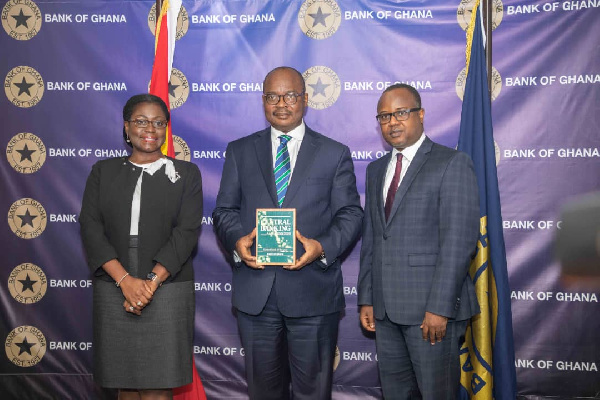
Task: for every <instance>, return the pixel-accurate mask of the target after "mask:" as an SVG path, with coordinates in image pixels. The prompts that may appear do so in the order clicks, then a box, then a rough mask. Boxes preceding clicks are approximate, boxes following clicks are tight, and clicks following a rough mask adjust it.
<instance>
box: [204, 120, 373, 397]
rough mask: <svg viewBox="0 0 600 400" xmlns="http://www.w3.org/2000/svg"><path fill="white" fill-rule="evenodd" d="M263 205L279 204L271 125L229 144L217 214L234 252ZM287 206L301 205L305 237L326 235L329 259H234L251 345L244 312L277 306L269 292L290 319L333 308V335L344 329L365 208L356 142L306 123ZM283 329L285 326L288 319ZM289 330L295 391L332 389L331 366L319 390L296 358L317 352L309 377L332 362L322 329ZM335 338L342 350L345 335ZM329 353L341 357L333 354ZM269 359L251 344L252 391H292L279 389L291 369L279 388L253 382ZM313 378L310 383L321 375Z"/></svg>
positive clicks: (237, 302)
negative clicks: (346, 271) (344, 260)
mask: <svg viewBox="0 0 600 400" xmlns="http://www.w3.org/2000/svg"><path fill="white" fill-rule="evenodd" d="M257 208H277V197H276V191H275V178H274V175H273V156H272V154H271V131H270V128H267V129H265V130H262V131H259V132H256V133H254V134H252V135H250V136H247V137H244V138H241V139H239V140H236V141H234V142H232V143H230V144H229V145H228V146H227V153H226V159H225V164H224V167H223V175H222V178H221V186H220V189H219V194H218V196H217V205H216V208H215V210H214V212H213V218H214V224H215V229H216V232H217V235H218V236H219V239H220V240H221V242H222V243H223V245H224V246H225V249H226V250H227V251H228V252H230V253H231V252H233V251H234V250H235V244H236V242H237V241H238V239H240V238H241V237H242V236H244V235H247V234H248V233H250V232H251V231H252V230H253V229H254V227H255V226H256V209H257ZM282 208H295V209H296V224H297V229H298V230H299V231H300V233H302V235H304V236H305V237H307V238H312V239H315V240H317V241H319V242H320V243H321V245H322V247H323V249H324V252H325V256H326V260H327V265H325V264H324V263H322V262H321V261H318V260H317V261H314V262H313V263H311V264H308V265H306V266H305V267H304V268H302V269H300V270H297V271H288V270H284V269H282V268H281V267H277V266H271V267H270V266H267V267H265V269H264V270H257V269H253V268H250V267H248V266H246V265H245V264H243V263H236V265H235V266H234V267H233V305H234V307H235V308H236V309H237V310H238V311H241V313H239V312H238V323H239V326H240V333H241V336H242V341H243V344H244V346H245V347H247V346H254V347H256V346H258V344H256V343H251V341H252V340H251V339H250V337H251V336H252V334H251V333H250V332H247V331H246V330H248V329H250V328H247V326H246V325H245V324H243V323H242V322H240V321H241V319H240V318H241V317H242V318H247V316H256V315H259V314H261V313H264V310H265V309H270V308H269V307H270V306H268V307H267V308H265V306H266V305H267V304H268V302H267V300H269V304H270V305H272V306H273V307H272V308H273V309H274V310H275V311H276V312H279V313H280V314H281V315H282V316H283V317H285V318H287V320H286V322H285V323H284V325H285V324H287V322H289V321H292V320H293V319H297V318H298V317H319V318H320V317H322V316H327V315H329V317H328V318H329V320H330V321H331V322H329V324H331V323H333V321H334V323H335V327H334V328H333V329H329V332H330V334H329V336H331V335H335V336H337V324H338V318H339V316H338V315H339V312H340V311H341V310H342V309H343V308H344V307H345V302H344V296H343V289H342V271H341V264H340V260H339V257H340V256H341V255H342V253H343V252H344V251H346V250H347V249H348V247H349V246H350V245H351V244H352V243H353V241H354V240H355V239H356V238H357V237H358V235H359V233H360V229H361V223H362V216H363V211H362V209H361V207H360V198H359V195H358V192H357V190H356V178H355V175H354V167H353V164H352V158H351V156H350V151H349V149H348V147H347V146H344V145H342V144H340V143H338V142H336V141H334V140H331V139H329V138H327V137H325V136H323V135H321V134H319V133H317V132H314V131H312V130H311V129H309V128H308V127H306V131H305V135H304V138H303V140H302V145H301V147H300V150H299V153H298V157H297V160H296V164H295V167H294V170H293V173H292V178H291V180H290V184H289V187H288V190H287V194H286V196H285V200H284V202H283V205H282ZM303 253H304V248H303V246H302V244H301V243H300V242H297V257H301V256H302V254H303ZM242 314H244V315H242ZM317 324H320V322H318V323H317ZM273 329H276V328H271V327H269V328H267V329H266V330H267V331H269V330H273ZM282 329H283V330H285V329H286V328H285V326H284V327H283V328H282ZM267 333H270V332H267ZM285 334H286V333H283V335H285ZM287 335H288V336H287V347H288V350H289V355H290V360H289V364H290V366H291V374H292V386H293V390H294V397H295V398H301V397H303V392H305V393H306V395H305V398H311V396H315V393H323V390H328V391H329V392H330V391H331V371H326V372H327V374H326V375H328V377H326V379H323V380H322V382H321V383H317V384H319V385H324V386H327V385H329V387H328V388H327V387H326V388H321V389H317V391H316V392H312V393H313V394H312V395H311V394H310V393H311V390H312V389H310V388H308V389H307V388H303V387H301V386H302V385H301V384H300V385H299V386H297V383H298V382H300V381H302V380H303V378H302V377H296V376H295V374H296V373H297V371H295V370H296V368H295V365H294V364H295V363H296V362H297V361H298V360H297V359H296V357H297V355H298V354H303V355H311V356H308V357H306V358H309V360H307V363H308V364H309V365H306V366H300V369H305V372H306V374H307V376H305V377H304V378H305V380H308V381H310V380H314V379H311V376H310V375H311V374H312V372H311V371H317V370H320V369H322V368H321V367H323V368H325V365H327V364H329V362H330V361H326V364H322V362H323V360H319V358H321V357H322V356H323V355H322V354H321V355H319V352H318V351H316V350H315V348H317V347H318V343H317V342H318V341H317V338H316V337H310V338H309V339H310V340H308V341H306V340H303V341H302V343H292V342H293V341H294V339H293V337H292V336H293V335H291V334H290V332H289V330H288V332H287ZM304 339H306V338H304ZM328 340H329V341H330V342H331V343H332V344H333V348H332V349H333V350H334V349H335V343H336V340H337V337H331V338H328ZM284 342H285V340H284ZM265 346H270V347H273V346H274V344H273V343H270V344H269V343H265ZM260 347H261V349H258V350H256V349H255V350H256V351H257V354H260V356H261V357H263V356H264V354H262V353H261V351H262V350H264V349H263V348H262V347H264V346H262V345H261V346H260ZM285 350H286V344H285V343H284V344H283V347H282V348H281V351H280V353H287V352H286V351H285ZM327 351H329V350H327ZM312 355H314V356H312ZM282 357H283V358H282V359H280V360H277V361H276V363H280V364H281V367H280V368H282V369H285V368H287V362H286V358H287V354H284V355H282ZM328 357H329V355H328ZM313 358H316V359H313ZM329 358H333V354H331V355H330V357H329ZM262 366H263V364H262V363H261V360H256V359H255V360H253V355H252V354H248V349H246V372H247V375H248V385H249V391H250V395H251V397H256V398H260V399H266V398H269V396H271V397H272V398H278V399H279V398H282V397H281V396H285V395H286V394H285V393H282V392H277V391H280V390H283V391H284V392H285V391H286V390H287V388H286V387H285V382H286V380H285V376H284V377H282V382H283V383H282V385H283V386H284V389H281V388H280V387H276V386H277V385H275V384H273V385H272V386H273V388H272V389H273V390H272V391H270V392H269V393H267V391H269V390H270V389H269V388H265V387H260V385H255V384H254V383H253V382H251V380H252V378H251V375H260V374H261V371H257V369H260V368H262ZM329 368H331V366H329V365H327V366H326V369H329ZM313 378H316V376H315V377H313ZM307 384H308V385H309V386H310V385H314V384H315V383H314V382H313V383H310V382H307ZM317 396H319V397H320V396H321V395H320V394H319V395H317ZM319 397H312V398H319Z"/></svg>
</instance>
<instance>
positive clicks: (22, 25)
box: [0, 0, 42, 40]
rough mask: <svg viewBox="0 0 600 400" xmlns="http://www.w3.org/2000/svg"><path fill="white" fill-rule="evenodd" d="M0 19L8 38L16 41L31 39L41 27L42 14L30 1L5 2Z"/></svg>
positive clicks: (15, 0) (11, 0)
mask: <svg viewBox="0 0 600 400" xmlns="http://www.w3.org/2000/svg"><path fill="white" fill-rule="evenodd" d="M0 18H1V19H2V27H3V28H4V30H5V31H6V33H7V34H8V36H10V37H12V38H14V39H17V40H29V39H31V38H32V37H34V36H35V35H37V34H38V32H39V31H40V28H41V27H42V13H41V12H40V9H39V8H38V6H37V5H36V4H35V3H34V2H33V1H30V0H9V1H7V2H6V4H5V5H4V8H2V16H1V17H0Z"/></svg>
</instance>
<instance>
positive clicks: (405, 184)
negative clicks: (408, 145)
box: [387, 137, 433, 224]
mask: <svg viewBox="0 0 600 400" xmlns="http://www.w3.org/2000/svg"><path fill="white" fill-rule="evenodd" d="M432 146H433V142H432V141H431V140H430V139H429V138H428V137H425V141H424V142H423V144H421V147H419V150H417V154H415V158H414V159H413V160H412V161H411V163H410V165H409V167H408V170H407V171H406V175H404V178H403V179H402V182H401V183H400V187H398V191H397V192H396V197H395V198H394V204H393V205H392V210H391V211H390V219H389V220H388V221H387V222H388V224H389V222H390V221H391V220H392V219H393V216H394V214H396V211H398V207H400V203H401V202H402V199H403V198H404V196H405V195H406V192H408V189H409V188H410V185H411V184H412V182H413V181H414V180H415V177H416V176H417V174H418V173H419V170H420V169H421V167H422V166H423V164H425V162H426V161H427V159H428V158H429V153H430V152H431V147H432Z"/></svg>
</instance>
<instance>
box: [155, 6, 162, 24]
mask: <svg viewBox="0 0 600 400" xmlns="http://www.w3.org/2000/svg"><path fill="white" fill-rule="evenodd" d="M162 3H163V0H156V10H154V11H155V13H156V26H158V17H159V16H160V10H161V9H162Z"/></svg>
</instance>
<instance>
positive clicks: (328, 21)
mask: <svg viewBox="0 0 600 400" xmlns="http://www.w3.org/2000/svg"><path fill="white" fill-rule="evenodd" d="M341 22H342V11H341V10H340V7H339V6H338V4H337V3H336V2H335V0H306V1H305V2H304V3H302V5H301V6H300V10H299V11H298V24H299V25H300V29H302V32H304V34H305V35H306V36H308V37H309V38H311V39H317V40H320V39H327V38H328V37H330V36H331V35H333V34H334V33H335V32H336V31H337V30H338V28H339V27H340V23H341Z"/></svg>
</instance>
